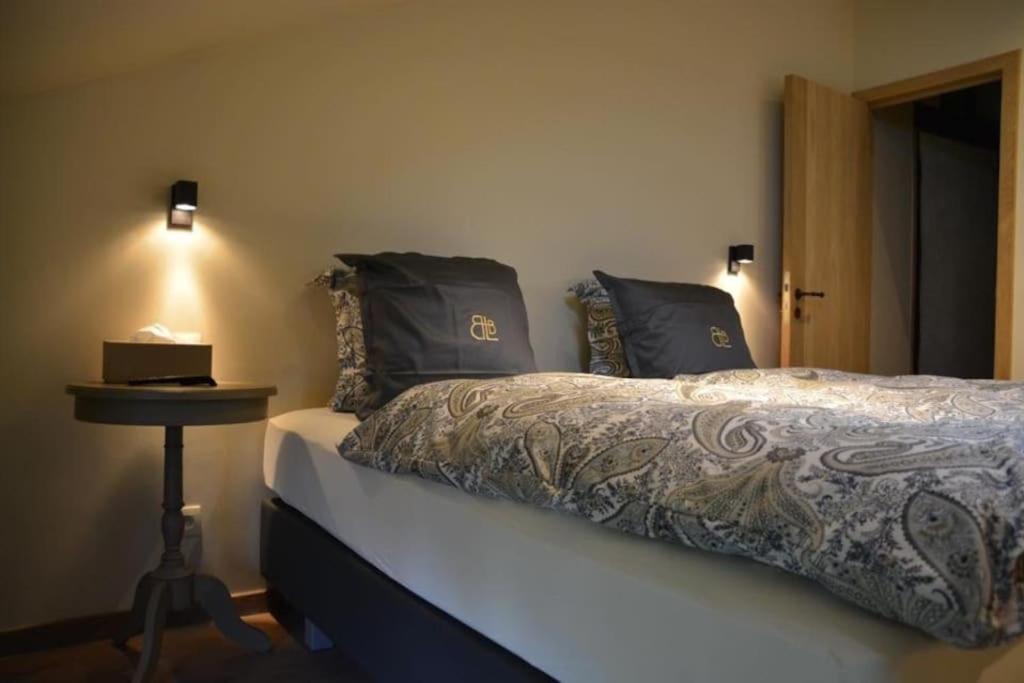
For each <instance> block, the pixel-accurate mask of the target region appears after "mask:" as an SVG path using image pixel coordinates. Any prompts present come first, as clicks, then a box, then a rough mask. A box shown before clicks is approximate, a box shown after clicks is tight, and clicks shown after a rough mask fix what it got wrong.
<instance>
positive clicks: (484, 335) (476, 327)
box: [469, 315, 498, 341]
mask: <svg viewBox="0 0 1024 683" xmlns="http://www.w3.org/2000/svg"><path fill="white" fill-rule="evenodd" d="M469 336H471V337H473V339H476V340H477V341H498V326H497V325H496V324H495V322H494V320H492V319H491V318H488V317H487V316H486V315H474V316H473V317H472V318H470V321H469Z"/></svg>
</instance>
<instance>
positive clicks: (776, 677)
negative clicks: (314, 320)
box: [263, 408, 1024, 683]
mask: <svg viewBox="0 0 1024 683" xmlns="http://www.w3.org/2000/svg"><path fill="white" fill-rule="evenodd" d="M357 424H358V421H357V420H356V418H355V417H354V416H352V415H349V414H344V413H334V412H332V411H330V410H329V409H327V408H315V409H310V410H299V411H295V412H291V413H286V414H284V415H279V416H277V417H275V418H273V419H271V420H270V422H269V425H268V427H267V434H266V441H265V450H264V460H263V471H264V477H265V480H266V483H267V486H269V487H270V488H271V489H273V490H274V491H275V492H276V493H277V494H278V495H279V496H280V497H281V498H282V499H283V500H284V501H285V502H287V503H288V504H289V505H291V506H292V507H294V508H296V509H298V510H299V511H301V512H302V513H303V514H304V515H306V516H307V517H309V518H310V519H312V520H313V521H315V522H316V523H317V524H319V525H320V526H321V527H322V528H323V529H325V530H326V531H327V532H329V533H330V534H331V535H333V536H334V537H335V538H337V539H339V540H341V541H342V542H343V543H345V544H346V545H347V546H348V547H350V548H351V549H352V550H354V551H355V552H356V553H358V554H359V555H360V556H362V557H363V558H364V559H366V560H367V561H368V562H370V563H371V564H372V565H374V566H375V567H377V568H378V569H380V570H381V571H383V572H384V573H385V574H387V575H388V576H390V577H391V578H393V579H394V580H396V581H398V582H399V583H401V584H402V585H403V586H405V587H406V588H408V589H410V590H411V591H413V592H414V593H416V594H417V595H419V596H420V597H422V598H423V599H425V600H427V601H428V602H430V603H432V604H433V605H435V606H436V607H438V608H440V609H442V610H444V611H445V612H447V613H448V614H450V615H452V616H454V617H455V618H457V619H459V620H460V621H462V622H463V623H465V624H467V625H469V626H471V627H472V628H474V629H475V630H477V631H479V632H480V633H482V634H484V635H485V636H487V637H488V638H490V639H491V640H493V641H495V642H496V643H498V644H500V645H502V646H503V647H505V648H507V649H508V650H510V651H512V652H514V653H516V654H518V655H519V656H521V657H522V658H523V659H525V660H526V661H528V662H530V663H531V664H533V665H534V666H536V667H538V668H539V669H542V670H543V671H546V672H547V673H549V674H550V675H552V676H554V677H555V678H557V679H560V680H563V681H588V682H590V681H625V680H630V681H688V682H693V683H705V682H707V683H729V682H731V681H744V682H747V681H752V680H759V681H787V683H797V682H799V681H807V682H808V683H823V682H827V681H842V682H843V683H853V682H871V683H877V682H881V681H906V682H915V683H916V682H918V681H920V682H922V683H925V682H927V683H933V682H937V681H943V682H945V681H949V682H950V683H953V682H955V681H982V682H983V683H1004V682H1005V683H1011V682H1013V683H1020V682H1021V681H1024V645H1022V644H1019V643H1018V644H1016V645H1014V646H1011V647H1004V648H1000V649H995V650H985V651H964V650H958V649H956V648H953V647H951V646H948V645H945V644H943V643H940V642H938V641H935V640H932V639H929V638H927V637H926V636H923V635H921V634H919V633H917V632H916V631H913V630H911V629H909V628H907V627H904V626H900V625H898V624H895V623H892V622H889V621H886V620H883V619H880V618H877V617H874V616H873V615H871V614H868V613H867V612H864V611H862V610H861V609H859V608H857V607H854V606H852V605H848V604H846V603H844V602H842V601H840V600H839V599H838V598H835V597H833V596H832V595H831V594H829V593H827V592H826V591H824V590H823V589H821V588H819V587H817V586H816V585H814V584H813V583H811V582H809V581H806V580H804V579H801V578H799V577H795V576H790V575H788V574H785V573H783V572H781V571H779V570H776V569H773V568H770V567H766V566H762V565H759V564H756V563H754V562H751V561H749V560H744V559H741V558H733V557H726V556H721V555H713V554H710V553H704V552H700V551H696V550H690V549H687V548H681V547H678V546H673V545H669V544H667V543H661V542H655V541H651V540H647V539H642V538H637V537H632V536H629V535H626V534H623V533H619V532H616V531H612V530H609V529H605V528H602V527H599V526H597V525H595V524H593V523H592V522H588V521H586V520H582V519H576V518H573V517H570V516H567V515H564V514H560V513H557V512H552V511H548V510H541V509H535V508H531V507H529V506H526V505H522V504H519V503H513V502H507V501H496V500H489V499H484V498H477V497H474V496H470V495H468V494H466V493H463V492H461V491H459V490H457V489H454V488H451V487H448V486H444V485H441V484H436V483H433V482H429V481H425V480H422V479H418V478H416V477H410V476H400V475H392V474H387V473H384V472H379V471H377V470H373V469H369V468H365V467H361V466H359V465H355V464H353V463H350V462H348V461H347V460H345V459H344V458H342V457H341V456H340V455H338V452H337V450H336V448H335V446H336V444H337V443H338V442H339V441H340V440H341V439H342V438H343V437H344V436H345V434H347V433H348V432H349V431H350V430H351V429H353V428H354V427H355V426H356V425H357ZM396 656H400V652H396Z"/></svg>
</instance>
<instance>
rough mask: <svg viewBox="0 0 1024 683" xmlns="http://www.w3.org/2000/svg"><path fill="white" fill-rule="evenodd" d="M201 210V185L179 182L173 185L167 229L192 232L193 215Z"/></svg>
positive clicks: (191, 182) (193, 182)
mask: <svg viewBox="0 0 1024 683" xmlns="http://www.w3.org/2000/svg"><path fill="white" fill-rule="evenodd" d="M198 208H199V183H197V182H196V181H194V180H179V181H178V182H176V183H174V184H173V185H171V205H170V207H169V208H168V212H167V227H168V228H173V229H175V230H191V229H192V214H194V213H195V211H196V209H198Z"/></svg>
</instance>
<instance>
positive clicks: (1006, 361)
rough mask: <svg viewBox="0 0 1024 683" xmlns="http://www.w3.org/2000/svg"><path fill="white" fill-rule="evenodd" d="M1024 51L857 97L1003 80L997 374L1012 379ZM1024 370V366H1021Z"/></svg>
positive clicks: (884, 102)
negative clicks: (1018, 163)
mask: <svg viewBox="0 0 1024 683" xmlns="http://www.w3.org/2000/svg"><path fill="white" fill-rule="evenodd" d="M1021 54H1022V51H1021V50H1013V51H1012V52H1005V53H1003V54H999V55H995V56H994V57H988V58H986V59H980V60H978V61H975V62H970V63H967V64H961V65H959V66H954V67H950V68H948V69H942V70H940V71H933V72H931V73H928V74H924V75H922V76H914V77H912V78H905V79H903V80H899V81H895V82H893V83H887V84H885V85H880V86H876V87H873V88H867V89H865V90H858V91H856V92H854V93H853V96H854V97H856V98H857V99H859V100H862V101H863V102H865V103H866V104H867V105H868V107H870V108H871V109H881V108H883V107H890V106H893V105H896V104H905V103H907V102H913V101H915V100H921V99H925V98H928V97H933V96H935V95H941V94H942V93H947V92H952V91H954V90H963V89H964V88H970V87H972V86H975V85H982V84H984V83H993V82H995V81H1000V82H1001V83H1002V103H1001V107H1000V112H999V126H1000V129H999V207H998V219H997V220H998V228H997V234H996V329H995V349H994V353H993V361H994V363H993V376H994V377H995V378H996V379H1009V378H1010V374H1011V371H1012V366H1013V293H1014V292H1013V288H1014V268H1015V261H1016V254H1015V251H1014V250H1015V241H1016V232H1017V221H1018V215H1017V197H1018V185H1017V183H1018V178H1017V161H1018V159H1017V155H1018V145H1019V140H1018V136H1019V134H1020V129H1021V118H1022V117H1024V111H1022V109H1021ZM1020 370H1021V371H1022V372H1024V368H1021V369H1020Z"/></svg>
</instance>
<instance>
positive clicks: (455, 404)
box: [338, 369, 1024, 647]
mask: <svg viewBox="0 0 1024 683" xmlns="http://www.w3.org/2000/svg"><path fill="white" fill-rule="evenodd" d="M338 449H339V452H340V453H341V454H342V455H343V456H344V457H346V458H348V459H350V460H353V461H355V462H357V463H360V464H363V465H368V466H371V467H375V468H378V469H382V470H385V471H389V472H397V473H413V474H417V475H419V476H421V477H425V478H427V479H431V480H435V481H439V482H444V483H446V484H450V485H452V486H456V487H458V488H460V489H463V490H465V491H468V492H470V493H475V494H482V495H488V496H496V497H501V498H509V499H513V500H517V501H522V502H525V503H532V504H535V505H540V506H544V507H548V508H553V509H556V510H560V511H563V512H567V513H571V514H575V515H580V516H582V517H586V518H588V519H590V520H592V521H594V522H597V523H599V524H603V525H605V526H609V527H613V528H616V529H620V530H622V531H626V532H629V533H634V534H639V535H642V536H648V537H651V538H659V539H666V540H670V541H674V542H676V543H681V544H683V545H687V546H692V547H696V548H701V549H705V550H712V551H716V552H722V553H732V554H737V555H744V556H747V557H750V558H753V559H755V560H757V561H759V562H764V563H766V564H769V565H773V566H776V567H780V568H782V569H785V570H788V571H790V572H794V573H796V574H800V575H803V576H805V577H808V578H811V579H813V580H815V581H817V582H819V583H820V584H822V585H823V586H825V587H826V588H828V589H829V590H831V591H833V592H834V593H836V594H838V595H840V596H842V597H843V598H846V599H847V600H850V601H852V602H854V603H857V604H858V605H861V606H862V607H865V608H867V609H869V610H872V611H874V612H876V613H878V614H881V615H884V616H886V617H889V618H892V619H897V620H899V621H902V622H905V623H907V624H911V625H913V626H916V627H917V628H919V629H922V630H923V631H926V632H927V633H930V634H932V635H933V636H935V637H937V638H941V639H943V640H946V641H949V642H951V643H955V644H957V645H960V646H964V647H982V646H988V645H995V644H998V643H1001V642H1003V641H1006V640H1008V639H1010V638H1012V637H1014V636H1016V635H1018V634H1019V633H1020V632H1021V630H1022V621H1024V600H1022V593H1024V560H1022V559H1021V558H1022V557H1024V384H1015V383H1009V382H994V381H966V380H956V379H947V378H937V377H896V378H881V377H872V376H869V375H853V374H847V373H841V372H836V371H827V370H793V369H790V370H743V371H728V372H718V373H711V374H707V375H700V376H680V377H677V378H676V379H674V380H636V379H620V378H610V377H598V376H594V375H582V374H549V373H543V374H535V375H521V376H518V377H512V378H504V379H497V380H472V381H464V380H463V381H460V380H455V381H448V382H437V383H433V384H427V385H423V386H420V387H416V388H413V389H410V390H409V391H407V392H406V393H404V394H403V395H401V396H399V397H398V398H397V399H395V400H394V401H392V402H391V403H390V404H388V405H387V406H385V407H384V408H382V409H381V410H380V411H378V412H377V413H375V414H374V415H373V416H371V417H370V418H369V419H368V420H366V421H364V422H363V423H362V424H361V425H360V426H359V427H358V428H357V429H356V430H355V431H353V432H352V433H351V434H350V435H349V436H347V437H346V438H345V440H344V441H343V442H342V443H340V444H339V445H338Z"/></svg>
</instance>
